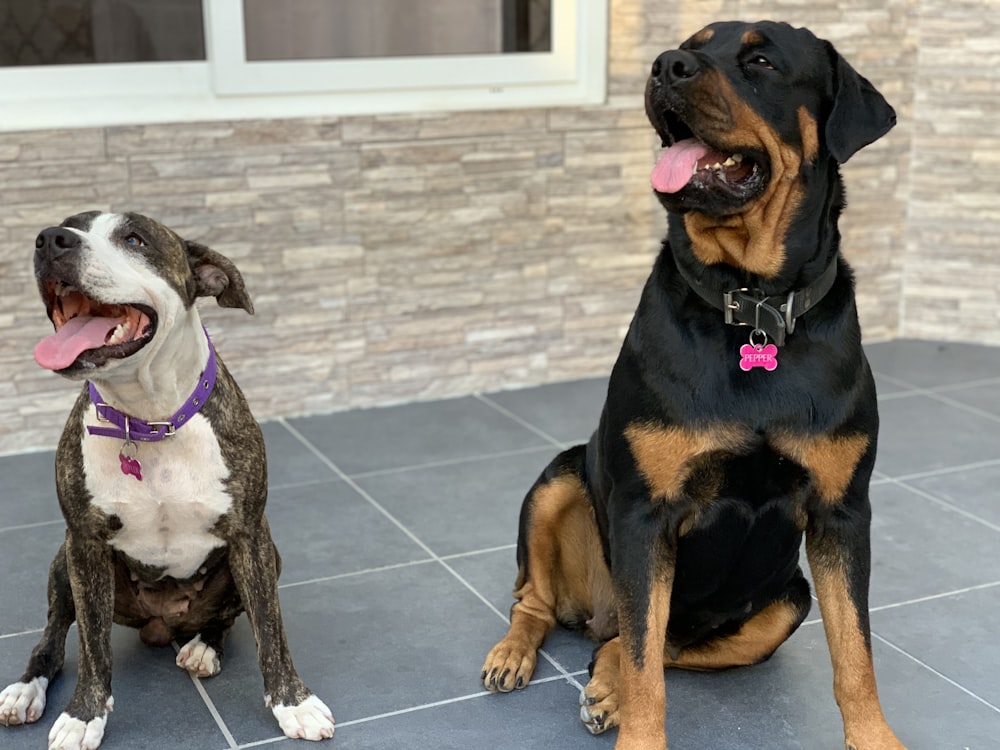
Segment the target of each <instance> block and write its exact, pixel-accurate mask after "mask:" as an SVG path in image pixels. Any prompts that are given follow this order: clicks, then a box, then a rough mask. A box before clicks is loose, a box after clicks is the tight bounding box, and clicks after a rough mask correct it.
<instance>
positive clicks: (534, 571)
mask: <svg viewBox="0 0 1000 750" xmlns="http://www.w3.org/2000/svg"><path fill="white" fill-rule="evenodd" d="M584 452H585V448H584V446H577V447H575V448H571V449H570V450H567V451H565V452H563V453H561V454H559V455H558V456H557V457H556V458H555V459H554V460H553V461H552V463H550V464H549V465H548V467H546V469H545V471H544V472H543V473H542V475H541V477H539V479H538V481H536V482H535V484H534V485H533V486H532V488H531V489H530V490H529V491H528V494H527V496H526V497H525V499H524V504H523V505H522V506H521V520H520V530H519V533H518V540H517V562H518V574H517V582H516V583H515V589H514V597H515V598H516V599H517V601H516V602H515V603H514V606H513V607H512V608H511V614H510V628H509V629H508V631H507V635H505V636H504V637H503V639H502V640H501V641H500V642H499V643H497V645H496V646H494V647H493V649H492V650H491V651H490V652H489V654H488V655H487V657H486V662H485V663H484V664H483V669H482V673H481V675H480V678H481V679H482V680H483V683H484V685H485V686H486V689H487V690H492V691H497V690H499V691H501V692H509V691H511V690H515V689H518V688H523V687H525V686H526V685H527V684H528V682H529V680H530V679H531V675H532V674H533V673H534V671H535V665H536V662H537V658H538V656H537V654H538V649H539V648H540V647H541V645H542V641H543V640H544V639H545V634H546V633H547V632H548V631H549V630H550V629H551V628H552V627H553V626H554V625H555V624H556V622H557V620H562V621H563V622H575V623H578V624H583V622H584V621H585V620H587V618H592V619H594V620H596V619H597V618H596V617H595V606H594V602H593V598H594V597H593V593H592V592H594V591H595V590H610V589H609V586H607V584H606V581H607V577H608V576H607V568H606V565H605V563H604V559H603V557H602V552H601V542H600V537H599V536H598V532H597V526H596V524H595V522H594V519H593V515H592V508H591V504H590V501H589V499H588V496H587V490H586V487H585V485H584V482H583V477H582V467H583V460H584ZM602 581H603V582H604V583H603V584H602ZM608 608H610V605H609V607H608ZM597 614H601V613H597Z"/></svg>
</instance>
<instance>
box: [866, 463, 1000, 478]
mask: <svg viewBox="0 0 1000 750" xmlns="http://www.w3.org/2000/svg"><path fill="white" fill-rule="evenodd" d="M994 466H1000V458H988V459H983V460H982V461H973V462H972V463H968V464H956V465H954V466H943V467H941V468H938V469H928V470H927V471H915V472H912V473H910V474H900V475H899V476H896V477H893V476H890V475H888V474H883V473H881V472H878V474H879V479H878V480H877V481H879V482H880V483H885V482H887V481H888V482H893V481H896V482H911V481H914V480H917V479H933V478H934V477H940V476H947V475H948V474H955V473H957V472H959V471H976V470H977V469H989V468H992V467H994Z"/></svg>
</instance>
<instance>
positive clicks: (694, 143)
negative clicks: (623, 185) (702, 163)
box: [649, 138, 709, 193]
mask: <svg viewBox="0 0 1000 750" xmlns="http://www.w3.org/2000/svg"><path fill="white" fill-rule="evenodd" d="M708 151H709V149H708V147H707V146H706V145H705V144H704V143H701V142H699V141H698V140H697V139H695V138H688V139H686V140H683V141H678V142H677V143H675V144H674V145H673V146H671V147H670V148H668V149H667V150H666V151H664V152H663V153H662V154H660V158H659V160H658V161H657V162H656V166H655V167H653V173H652V174H651V175H650V176H649V181H650V182H651V183H652V185H653V189H654V190H656V191H657V192H660V193H676V192H677V191H678V190H680V189H681V188H682V187H684V186H685V185H687V183H688V180H690V179H691V175H692V173H693V172H694V165H695V164H697V163H698V159H700V158H701V157H703V156H705V155H706V154H707V153H708Z"/></svg>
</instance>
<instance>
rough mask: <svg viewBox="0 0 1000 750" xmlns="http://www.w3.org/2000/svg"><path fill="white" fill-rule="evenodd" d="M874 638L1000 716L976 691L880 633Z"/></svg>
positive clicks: (873, 636)
mask: <svg viewBox="0 0 1000 750" xmlns="http://www.w3.org/2000/svg"><path fill="white" fill-rule="evenodd" d="M872 638H875V639H876V640H878V641H879V642H880V643H883V644H884V645H886V646H888V647H889V648H891V649H892V650H893V651H895V652H897V653H899V654H901V655H902V656H905V657H906V658H907V659H910V660H911V661H912V662H914V663H915V664H918V665H919V666H920V667H922V668H923V669H926V670H927V671H928V672H930V673H931V674H933V675H935V676H936V677H938V678H940V679H942V680H944V681H945V682H947V683H948V684H949V685H951V686H952V687H955V688H958V689H959V690H961V691H962V692H963V693H965V694H966V695H968V696H969V697H970V698H973V699H974V700H977V701H979V702H980V703H982V704H983V705H984V706H986V707H987V708H989V709H992V710H993V711H994V712H996V713H998V714H1000V707H998V706H995V705H993V703H991V702H990V701H988V700H987V699H986V698H983V697H982V696H981V695H978V694H977V693H976V692H975V691H973V690H970V689H969V688H967V687H965V685H963V684H962V683H960V682H958V681H956V680H954V679H952V678H951V677H949V676H948V675H946V674H944V673H943V672H941V671H940V670H937V669H935V668H934V667H932V666H931V665H930V664H928V663H927V662H925V661H923V660H922V659H920V658H919V657H917V656H914V655H913V654H911V653H910V652H909V651H907V650H906V649H904V648H902V647H901V646H898V645H896V644H895V643H893V642H892V641H891V640H889V639H888V638H886V637H885V636H883V635H879V633H878V632H877V631H875V630H873V631H872Z"/></svg>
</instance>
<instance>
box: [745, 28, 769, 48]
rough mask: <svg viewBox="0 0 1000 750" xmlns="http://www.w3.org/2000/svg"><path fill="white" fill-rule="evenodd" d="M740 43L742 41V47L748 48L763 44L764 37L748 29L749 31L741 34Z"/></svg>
mask: <svg viewBox="0 0 1000 750" xmlns="http://www.w3.org/2000/svg"><path fill="white" fill-rule="evenodd" d="M740 41H742V42H743V44H744V45H746V46H748V47H749V46H751V45H754V44H763V43H764V37H762V36H761V35H760V32H759V31H754V30H753V29H750V30H749V31H744V32H743V37H742V38H741V39H740Z"/></svg>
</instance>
